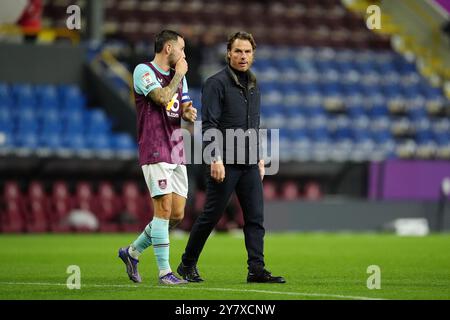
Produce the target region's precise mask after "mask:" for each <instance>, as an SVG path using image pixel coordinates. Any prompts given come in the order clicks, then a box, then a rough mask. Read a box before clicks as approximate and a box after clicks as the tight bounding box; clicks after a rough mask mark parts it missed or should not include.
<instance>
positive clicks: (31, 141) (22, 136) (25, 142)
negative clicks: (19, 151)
mask: <svg viewBox="0 0 450 320" xmlns="http://www.w3.org/2000/svg"><path fill="white" fill-rule="evenodd" d="M15 146H17V147H20V148H26V149H36V148H37V147H38V146H39V139H38V135H37V134H36V133H35V132H31V131H24V132H21V133H19V134H18V135H16V139H15Z"/></svg>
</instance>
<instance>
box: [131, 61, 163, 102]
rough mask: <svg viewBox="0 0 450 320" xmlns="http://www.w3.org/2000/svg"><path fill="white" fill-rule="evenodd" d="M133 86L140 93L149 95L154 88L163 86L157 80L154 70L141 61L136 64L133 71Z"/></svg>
mask: <svg viewBox="0 0 450 320" xmlns="http://www.w3.org/2000/svg"><path fill="white" fill-rule="evenodd" d="M133 86H134V90H135V91H136V92H137V93H138V94H142V95H144V96H147V95H148V94H149V93H150V92H151V91H152V90H154V89H156V88H161V84H160V83H159V82H158V81H157V80H156V75H155V73H154V72H153V70H152V69H151V68H150V67H149V66H147V65H145V64H143V63H141V64H138V65H137V66H136V68H135V69H134V72H133Z"/></svg>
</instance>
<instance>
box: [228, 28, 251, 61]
mask: <svg viewBox="0 0 450 320" xmlns="http://www.w3.org/2000/svg"><path fill="white" fill-rule="evenodd" d="M236 39H240V40H248V41H249V42H250V44H251V45H252V48H253V51H255V49H256V42H255V39H253V36H252V34H251V33H248V32H245V31H238V32H236V33H233V34H231V35H230V36H229V37H228V42H227V52H228V51H231V47H232V45H233V43H234V41H235V40H236ZM226 58H227V62H230V61H229V60H230V59H228V55H227V57H226Z"/></svg>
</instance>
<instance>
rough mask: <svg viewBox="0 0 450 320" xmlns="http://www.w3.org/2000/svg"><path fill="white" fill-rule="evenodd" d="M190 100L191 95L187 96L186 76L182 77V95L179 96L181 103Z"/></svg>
mask: <svg viewBox="0 0 450 320" xmlns="http://www.w3.org/2000/svg"><path fill="white" fill-rule="evenodd" d="M189 101H192V99H191V97H189V92H188V85H187V81H186V77H183V96H182V97H181V103H185V102H189Z"/></svg>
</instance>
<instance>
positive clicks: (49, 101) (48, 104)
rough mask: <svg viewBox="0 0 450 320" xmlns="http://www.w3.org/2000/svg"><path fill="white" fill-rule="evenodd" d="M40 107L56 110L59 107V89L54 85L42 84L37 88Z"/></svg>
mask: <svg viewBox="0 0 450 320" xmlns="http://www.w3.org/2000/svg"><path fill="white" fill-rule="evenodd" d="M35 92H36V98H37V104H38V107H39V108H40V109H41V110H45V111H47V110H55V109H58V107H59V98H58V91H57V89H56V87H55V86H53V85H41V86H36V88H35Z"/></svg>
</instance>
